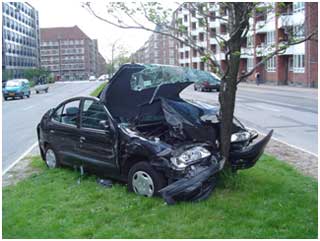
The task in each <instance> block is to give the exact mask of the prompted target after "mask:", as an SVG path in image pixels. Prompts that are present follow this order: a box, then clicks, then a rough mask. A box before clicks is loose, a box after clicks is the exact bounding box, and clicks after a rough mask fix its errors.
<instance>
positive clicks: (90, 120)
mask: <svg viewBox="0 0 320 241" xmlns="http://www.w3.org/2000/svg"><path fill="white" fill-rule="evenodd" d="M80 113H81V114H80V138H79V146H78V148H79V152H80V153H81V156H82V159H83V161H84V165H85V166H86V167H87V168H90V169H94V170H95V171H98V172H102V173H104V174H108V175H109V176H110V175H111V176H114V175H118V173H119V168H118V167H117V158H116V150H117V147H116V146H117V140H116V133H115V129H114V127H113V124H112V121H111V118H110V116H109V114H108V112H107V109H106V107H105V106H104V105H103V104H102V103H101V102H99V101H98V100H96V99H94V98H84V99H83V100H82V102H81V112H80ZM101 121H104V124H103V125H102V124H101Z"/></svg>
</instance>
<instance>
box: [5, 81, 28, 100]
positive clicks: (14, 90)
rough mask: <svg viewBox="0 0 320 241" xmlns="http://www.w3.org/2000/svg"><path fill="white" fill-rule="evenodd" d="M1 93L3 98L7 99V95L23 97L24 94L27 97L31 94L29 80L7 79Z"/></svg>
mask: <svg viewBox="0 0 320 241" xmlns="http://www.w3.org/2000/svg"><path fill="white" fill-rule="evenodd" d="M2 95H3V98H4V100H7V99H8V98H9V97H11V98H16V97H19V98H21V99H23V97H24V96H27V97H28V98H29V97H30V95H31V91H30V86H29V81H28V80H27V79H12V80H8V81H7V82H6V85H5V87H4V88H3V89H2Z"/></svg>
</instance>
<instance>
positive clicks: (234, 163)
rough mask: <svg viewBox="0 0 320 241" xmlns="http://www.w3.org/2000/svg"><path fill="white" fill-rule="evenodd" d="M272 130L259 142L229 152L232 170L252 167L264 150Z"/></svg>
mask: <svg viewBox="0 0 320 241" xmlns="http://www.w3.org/2000/svg"><path fill="white" fill-rule="evenodd" d="M272 133H273V130H271V131H270V132H269V133H268V135H266V136H265V137H264V138H263V139H262V140H260V141H259V142H257V143H255V144H253V145H249V146H248V147H245V148H243V149H242V150H236V151H231V152H230V161H231V167H232V169H233V170H239V169H247V168H250V167H253V166H254V165H255V164H256V163H257V161H258V160H259V158H260V157H261V155H262V154H263V152H264V149H265V148H266V146H267V144H268V142H269V141H270V139H271V136H272Z"/></svg>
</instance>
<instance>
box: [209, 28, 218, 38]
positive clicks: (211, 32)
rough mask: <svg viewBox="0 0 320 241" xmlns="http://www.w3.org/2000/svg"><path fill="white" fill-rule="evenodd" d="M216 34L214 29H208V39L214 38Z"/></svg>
mask: <svg viewBox="0 0 320 241" xmlns="http://www.w3.org/2000/svg"><path fill="white" fill-rule="evenodd" d="M216 34H217V30H216V29H215V28H210V37H211V38H214V37H215V36H216Z"/></svg>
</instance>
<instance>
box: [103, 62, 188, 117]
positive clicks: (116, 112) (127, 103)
mask: <svg viewBox="0 0 320 241" xmlns="http://www.w3.org/2000/svg"><path fill="white" fill-rule="evenodd" d="M143 69H145V66H143V65H140V64H126V65H123V66H121V68H120V69H119V70H118V71H117V73H116V74H115V75H114V76H113V77H112V79H111V80H110V82H109V84H108V85H107V86H106V87H105V89H104V90H103V91H102V92H101V94H100V96H99V98H100V100H101V101H102V102H103V103H104V104H105V105H106V106H107V108H108V110H109V111H110V113H111V115H112V116H113V117H114V118H116V119H117V118H119V119H120V120H123V121H125V120H126V121H127V120H130V119H133V118H135V117H137V115H138V114H139V112H140V107H141V106H143V105H145V107H146V108H144V110H145V111H147V112H148V114H150V115H152V114H157V113H158V112H159V110H160V108H161V106H160V102H159V101H154V102H153V103H152V104H150V105H149V104H148V103H149V102H150V100H151V99H152V96H153V94H154V92H155V90H156V87H151V88H146V89H142V90H139V91H137V90H133V89H132V87H131V83H130V80H131V77H132V75H133V74H134V73H137V72H139V71H141V70H143ZM190 84H192V82H191V81H190V82H177V83H167V84H162V85H161V87H160V88H159V89H158V91H157V93H156V95H155V98H154V99H155V100H157V99H158V98H159V97H162V98H168V99H172V100H180V97H179V94H180V92H181V91H182V90H183V89H185V88H186V87H187V86H189V85H190Z"/></svg>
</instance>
